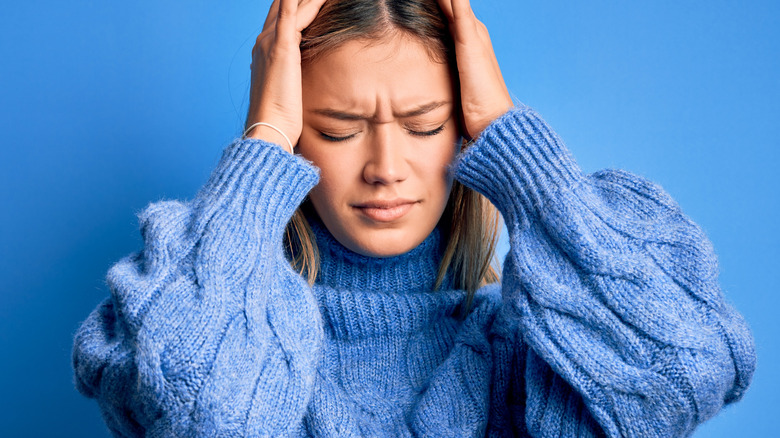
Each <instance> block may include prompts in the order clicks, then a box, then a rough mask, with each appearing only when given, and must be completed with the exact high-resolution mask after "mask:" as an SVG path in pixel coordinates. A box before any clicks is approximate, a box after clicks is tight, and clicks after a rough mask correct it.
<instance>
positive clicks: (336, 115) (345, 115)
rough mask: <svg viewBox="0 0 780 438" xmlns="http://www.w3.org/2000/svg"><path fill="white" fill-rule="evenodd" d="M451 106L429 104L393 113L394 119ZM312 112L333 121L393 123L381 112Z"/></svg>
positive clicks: (320, 110) (419, 114)
mask: <svg viewBox="0 0 780 438" xmlns="http://www.w3.org/2000/svg"><path fill="white" fill-rule="evenodd" d="M377 100H378V99H377ZM449 104H451V102H450V101H433V102H428V103H425V104H422V105H418V106H416V107H412V108H411V109H409V110H406V111H402V112H397V111H393V117H394V118H398V119H403V118H409V117H416V116H421V115H423V114H427V113H429V112H431V111H433V110H435V109H438V108H440V107H442V106H445V105H449ZM377 107H379V108H381V106H380V105H379V104H377ZM312 112H314V113H315V114H319V115H323V116H325V117H330V118H332V119H337V120H348V121H363V120H365V121H370V122H373V123H377V124H382V123H390V122H392V119H391V120H386V121H382V120H381V119H380V116H379V111H377V112H376V113H375V114H361V113H352V112H349V111H342V110H338V109H333V108H320V109H315V110H312Z"/></svg>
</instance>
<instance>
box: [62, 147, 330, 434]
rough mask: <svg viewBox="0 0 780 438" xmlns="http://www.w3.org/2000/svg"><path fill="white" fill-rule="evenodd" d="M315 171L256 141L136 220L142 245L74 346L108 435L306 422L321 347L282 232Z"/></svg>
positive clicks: (279, 429) (268, 429)
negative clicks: (181, 197) (193, 190)
mask: <svg viewBox="0 0 780 438" xmlns="http://www.w3.org/2000/svg"><path fill="white" fill-rule="evenodd" d="M317 180H318V173H317V170H316V168H314V167H313V166H311V165H310V164H308V163H307V162H305V161H304V160H302V159H301V158H299V157H295V156H293V155H291V154H289V153H287V152H285V151H283V150H282V149H281V148H280V147H279V146H277V145H273V144H270V143H267V142H264V141H260V140H253V139H249V140H243V141H236V142H235V143H234V144H232V145H230V146H229V147H228V148H226V150H225V152H224V153H223V156H222V159H221V160H220V162H219V164H218V166H217V168H216V169H215V170H214V172H213V173H212V175H211V177H210V179H209V180H208V182H207V183H206V184H205V185H204V187H203V188H202V189H201V190H200V191H199V193H198V194H197V196H196V197H195V199H194V200H192V201H190V202H186V203H183V202H178V201H162V202H157V203H153V204H151V205H149V206H148V207H147V208H146V209H144V210H143V211H142V212H141V213H140V215H139V218H140V224H141V233H142V235H143V240H144V248H143V250H142V251H141V252H138V253H134V254H132V255H130V256H128V257H125V258H124V259H122V260H120V261H119V262H118V263H117V264H115V265H114V266H113V267H112V268H111V269H110V270H109V272H108V275H107V281H108V285H109V287H110V291H111V296H110V297H108V298H107V299H106V300H105V301H103V302H102V303H101V304H100V305H99V306H98V307H97V308H96V309H95V310H94V311H93V312H92V313H91V314H90V315H89V317H88V318H87V320H86V321H84V323H83V324H82V325H81V327H80V328H79V330H78V331H77V333H76V335H75V342H74V348H73V367H74V371H75V383H76V387H77V388H78V390H79V391H80V392H81V393H82V394H84V395H86V396H88V397H93V398H96V399H97V400H98V403H99V404H100V407H101V411H102V414H103V417H104V419H105V421H106V423H107V425H108V426H109V428H110V429H111V431H112V432H113V433H114V435H116V436H123V437H129V436H155V437H160V436H165V437H174V436H204V435H207V436H216V435H219V436H226V435H231V434H236V435H247V436H259V435H262V436H268V435H271V436H277V435H282V434H283V432H289V430H290V428H291V427H293V426H295V425H296V424H297V423H298V422H299V421H300V419H301V417H302V416H303V413H304V411H305V407H306V404H307V402H308V399H309V397H310V393H311V387H312V384H313V378H314V367H315V365H316V359H317V357H318V354H319V347H320V343H321V339H322V336H323V334H322V327H321V322H320V319H319V318H320V316H319V311H318V309H317V306H316V302H315V301H314V298H313V297H312V295H311V291H310V289H309V287H308V285H307V284H306V283H305V282H304V281H303V279H302V278H301V277H300V276H298V275H297V274H296V273H295V272H294V271H293V270H292V268H291V267H290V266H289V264H288V263H287V261H286V258H285V256H284V253H283V247H282V233H283V230H284V227H285V225H286V224H287V222H288V221H289V219H290V217H291V216H292V214H293V212H294V211H295V209H296V208H297V207H298V205H299V204H300V202H301V201H302V199H303V198H304V197H305V196H306V194H307V193H308V192H309V190H310V189H311V188H312V187H313V186H314V185H315V184H316V182H317Z"/></svg>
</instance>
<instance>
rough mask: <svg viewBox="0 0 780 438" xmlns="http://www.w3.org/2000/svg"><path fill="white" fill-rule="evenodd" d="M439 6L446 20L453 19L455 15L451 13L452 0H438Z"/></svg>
mask: <svg viewBox="0 0 780 438" xmlns="http://www.w3.org/2000/svg"><path fill="white" fill-rule="evenodd" d="M439 7H440V8H441V10H442V12H444V16H445V17H447V20H449V21H450V22H452V21H454V20H455V17H454V16H453V15H452V0H439Z"/></svg>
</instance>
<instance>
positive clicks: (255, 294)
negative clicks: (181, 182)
mask: <svg viewBox="0 0 780 438" xmlns="http://www.w3.org/2000/svg"><path fill="white" fill-rule="evenodd" d="M451 170H452V173H453V177H455V178H457V179H458V180H460V181H461V182H463V183H464V184H465V185H467V186H469V187H472V188H474V189H475V190H478V191H479V192H481V193H483V194H484V195H485V196H487V197H488V198H489V199H490V200H491V202H493V203H494V204H495V205H496V207H497V208H498V209H499V210H500V211H501V213H502V215H503V216H504V218H505V221H506V223H507V227H508V229H509V233H510V236H509V237H510V252H509V254H508V255H507V258H506V261H505V263H504V271H503V275H502V282H501V284H494V285H489V286H486V287H484V288H482V289H480V290H479V291H477V293H476V296H475V299H474V303H473V307H472V310H471V312H470V313H469V314H468V315H466V316H465V318H458V317H457V316H456V315H457V310H458V308H459V306H460V305H461V304H462V303H463V301H464V299H465V297H466V292H465V291H462V290H456V289H454V288H453V287H452V285H453V282H452V280H451V278H449V277H447V278H446V279H445V281H444V284H443V285H442V287H441V288H440V290H433V286H434V284H435V280H436V273H437V268H438V264H439V262H440V260H441V257H442V254H443V249H444V247H445V245H446V241H445V239H444V238H443V236H444V233H443V231H442V230H439V229H438V228H437V229H435V230H434V231H433V233H431V235H430V236H428V238H427V239H426V240H425V241H424V242H422V243H421V244H420V245H419V246H418V247H417V248H414V249H412V250H411V251H409V252H408V253H406V254H401V255H399V256H396V257H389V258H371V257H365V256H362V255H359V254H356V253H353V252H351V251H350V250H348V249H347V248H345V247H344V246H342V245H341V244H340V243H339V242H338V241H336V239H335V238H334V237H333V236H332V235H331V234H330V233H329V231H328V230H327V228H326V227H325V226H324V225H323V224H322V222H321V221H319V219H318V218H317V217H316V215H315V216H314V217H310V218H309V219H310V222H311V224H312V229H313V231H314V234H315V236H316V239H317V243H318V246H319V248H320V255H321V271H320V273H319V276H318V280H317V283H316V284H315V285H314V286H313V287H310V286H308V285H307V284H306V282H305V281H304V280H303V279H302V278H301V277H300V276H299V275H297V273H296V272H295V271H293V270H292V269H291V268H290V266H289V264H288V262H287V259H286V257H285V253H284V250H283V247H282V236H283V231H284V227H285V225H286V224H287V222H288V221H289V219H290V217H291V216H292V214H293V212H294V211H295V209H296V208H297V207H298V206H299V205H300V204H301V203H302V202H303V199H304V198H305V197H306V195H307V194H308V192H309V191H310V190H311V188H312V187H314V185H315V184H316V183H317V182H318V171H317V169H316V168H315V167H314V166H312V164H311V163H309V162H307V161H306V160H304V159H302V158H301V157H299V156H293V155H290V154H289V153H287V152H285V151H283V150H282V149H281V148H280V147H279V146H278V145H274V144H271V143H266V142H263V141H260V140H253V139H246V140H237V141H236V142H234V143H233V144H231V145H230V146H229V147H227V148H226V149H225V152H224V153H223V156H222V159H221V160H220V162H219V164H218V165H217V167H216V169H215V170H214V172H213V173H212V175H211V177H210V178H209V180H208V181H207V182H206V184H205V185H204V186H203V188H201V190H200V191H199V192H198V193H197V195H196V196H195V198H194V199H193V200H191V201H188V202H179V201H161V202H156V203H153V204H150V205H149V206H148V207H147V208H146V209H144V210H143V211H142V212H141V213H140V214H139V220H140V225H141V233H142V236H143V239H144V248H143V250H142V251H139V252H137V253H134V254H131V255H129V256H127V257H125V258H123V259H122V260H120V261H119V262H118V263H117V264H115V265H114V266H113V267H112V268H111V269H110V270H109V272H108V276H107V280H108V286H109V289H110V291H111V294H110V296H109V297H107V298H106V299H105V300H104V301H103V302H102V303H100V305H98V306H97V308H96V309H95V310H94V311H93V312H92V313H91V314H90V315H89V317H88V318H87V319H86V320H85V321H84V322H83V324H82V325H81V327H80V328H79V330H78V332H77V333H76V336H75V341H74V348H73V367H74V371H75V384H76V387H77V389H78V390H79V391H80V392H81V393H82V394H84V395H85V396H88V397H93V398H96V399H97V400H98V403H99V405H100V408H101V412H102V414H103V417H104V419H105V421H106V424H107V425H108V427H109V428H110V430H111V431H112V433H113V434H114V435H115V436H118V437H136V436H152V437H190V436H191V437H198V436H220V437H222V436H274V437H276V436H300V437H308V436H318V437H337V436H339V437H340V436H437V437H439V436H440V437H450V436H452V437H455V436H457V437H463V436H472V437H478V436H534V437H547V436H549V437H593V436H610V437H618V436H638V437H656V436H657V437H676V436H687V435H690V434H691V432H692V431H693V430H694V429H695V427H696V426H697V425H698V424H701V423H702V422H704V421H706V420H707V419H708V418H711V417H712V416H713V415H715V414H716V413H717V412H718V411H719V410H720V409H721V408H722V407H723V406H724V405H725V404H728V403H733V402H735V401H737V400H739V399H740V398H741V397H742V396H743V394H744V392H745V390H746V389H747V387H748V386H749V384H750V380H751V378H752V375H753V371H754V369H755V345H754V341H753V337H752V334H751V333H750V330H749V328H748V326H747V325H746V323H745V321H744V319H743V318H742V316H741V315H740V314H739V313H738V312H737V311H736V310H735V309H734V307H733V306H732V305H730V304H729V303H728V302H727V301H726V299H725V297H724V295H723V292H722V291H721V289H720V287H719V284H718V280H717V274H718V268H717V259H716V256H715V253H714V250H713V248H712V245H711V243H710V242H709V240H708V239H707V237H706V236H705V234H704V233H703V232H702V230H701V229H700V228H699V227H698V226H697V225H696V224H695V223H693V222H692V221H691V220H690V219H689V218H687V217H686V216H685V215H684V214H683V213H682V212H681V210H680V208H679V206H678V205H677V204H676V203H675V202H674V201H673V200H672V199H671V197H670V196H669V195H668V194H667V193H666V192H665V191H664V190H663V189H661V188H660V187H659V186H657V185H655V184H653V183H652V182H650V181H647V180H645V179H644V178H641V177H639V176H636V175H633V174H631V173H629V172H625V171H621V170H602V171H599V172H596V173H594V174H591V175H585V174H583V173H582V171H581V170H580V169H579V167H578V166H577V164H576V163H575V161H574V159H573V157H572V156H571V154H570V153H569V151H568V150H567V149H566V147H565V146H564V144H563V143H562V142H561V141H560V139H559V138H558V137H557V136H556V135H555V133H554V132H553V131H552V130H551V129H550V128H549V126H548V125H547V124H546V123H545V122H544V121H543V120H542V119H541V118H540V117H539V116H538V115H537V114H536V113H535V112H534V111H533V110H532V109H530V108H528V107H525V106H520V107H517V108H514V109H512V110H510V111H509V112H508V113H506V114H504V115H503V116H502V117H500V118H499V119H497V120H495V121H494V122H493V123H492V124H491V125H490V126H488V128H487V129H486V130H485V131H484V132H483V133H482V134H481V136H480V137H479V139H478V140H477V141H476V142H475V143H474V144H473V145H472V146H471V147H470V148H469V149H468V150H467V151H465V152H464V153H462V154H461V155H460V156H458V158H457V159H456V162H455V163H453V166H452V168H451Z"/></svg>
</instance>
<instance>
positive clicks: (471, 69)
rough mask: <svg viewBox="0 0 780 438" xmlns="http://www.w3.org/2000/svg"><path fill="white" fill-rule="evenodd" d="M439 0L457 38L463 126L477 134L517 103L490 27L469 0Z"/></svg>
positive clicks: (456, 47)
mask: <svg viewBox="0 0 780 438" xmlns="http://www.w3.org/2000/svg"><path fill="white" fill-rule="evenodd" d="M438 2H439V6H440V7H441V9H442V11H444V15H445V16H446V17H447V21H448V22H449V26H450V32H451V33H452V37H453V40H454V42H455V53H456V57H457V62H458V76H459V79H460V93H461V104H462V109H463V124H464V129H465V130H466V134H467V135H468V136H469V137H471V138H476V137H478V136H479V134H480V133H481V132H482V131H483V130H484V129H485V128H486V127H487V126H488V125H489V124H490V122H492V121H493V120H494V119H496V118H497V117H499V116H501V115H502V114H504V113H505V112H507V111H509V109H510V108H512V106H514V104H513V102H512V97H511V96H510V95H509V90H508V89H507V87H506V84H505V83H504V78H503V76H502V75H501V69H500V68H499V66H498V60H497V59H496V55H495V52H494V51H493V44H492V43H491V42H490V35H489V34H488V30H487V27H486V26H485V25H484V24H483V23H482V22H481V21H479V20H478V19H477V17H476V16H475V15H474V11H473V10H472V9H471V4H470V3H469V0H438Z"/></svg>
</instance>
